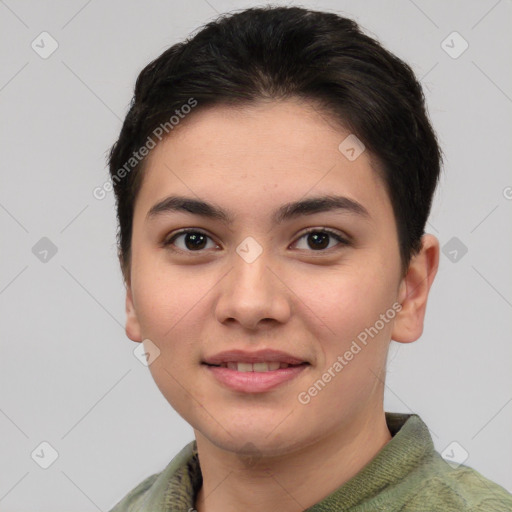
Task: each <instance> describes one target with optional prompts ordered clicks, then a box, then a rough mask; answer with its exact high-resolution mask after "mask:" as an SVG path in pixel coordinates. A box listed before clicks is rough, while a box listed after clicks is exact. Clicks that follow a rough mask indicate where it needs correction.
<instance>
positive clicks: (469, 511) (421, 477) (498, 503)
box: [400, 452, 512, 512]
mask: <svg viewBox="0 0 512 512" xmlns="http://www.w3.org/2000/svg"><path fill="white" fill-rule="evenodd" d="M424 470H425V471H420V472H419V473H418V475H417V477H418V485H417V487H416V490H415V492H414V495H413V496H411V497H410V499H409V500H407V504H405V506H404V507H403V508H402V509H400V510H401V511H403V512H409V511H411V512H412V511H424V510H425V511H426V510H428V511H429V512H430V511H432V512H433V511H439V512H441V511H442V512H511V511H512V494H510V493H509V492H508V491H507V490H506V489H505V488H503V487H501V486H500V485H498V484H497V483H495V482H493V481H491V480H489V479H487V478H485V477H484V476H483V475H482V474H481V473H479V472H478V471H476V470H475V469H473V468H471V467H469V466H465V465H463V464H461V465H460V466H458V467H456V468H453V467H451V466H450V465H449V464H448V463H447V462H446V461H445V460H444V459H443V458H442V457H441V455H439V453H437V452H435V453H434V454H433V456H432V458H431V460H430V462H429V463H428V465H427V467H426V468H424Z"/></svg>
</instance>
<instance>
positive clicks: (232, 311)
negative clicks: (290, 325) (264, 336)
mask: <svg viewBox="0 0 512 512" xmlns="http://www.w3.org/2000/svg"><path fill="white" fill-rule="evenodd" d="M249 238H250V237H249ZM258 245H259V244H258ZM270 260H271V258H270V257H269V253H267V252H265V251H263V247H261V246H259V247H258V246H257V245H256V243H255V240H254V239H253V240H247V239H246V240H245V241H244V242H242V243H241V244H240V245H239V246H238V247H237V249H236V254H235V253H234V254H233V259H232V264H233V268H232V270H231V272H229V275H228V276H226V277H227V278H226V281H225V283H224V285H223V287H222V288H221V296H220V297H219V300H218V302H217V311H216V316H217V319H218V320H219V321H220V322H225V321H227V320H230V321H234V320H236V321H237V322H238V323H240V324H242V325H243V326H244V327H249V328H254V327H255V326H257V325H258V323H259V322H260V321H261V320H268V319H273V320H277V321H278V322H284V321H285V320H286V318H287V316H288V315H289V311H290V308H289V304H288V298H287V294H286V287H285V286H283V284H282V283H281V281H280V280H279V279H278V278H277V277H276V276H275V275H274V272H272V270H271V267H272V262H271V261H270Z"/></svg>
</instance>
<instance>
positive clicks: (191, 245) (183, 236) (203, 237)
mask: <svg viewBox="0 0 512 512" xmlns="http://www.w3.org/2000/svg"><path fill="white" fill-rule="evenodd" d="M177 240H181V242H180V243H179V244H175V242H176V241H177ZM208 241H211V243H212V244H213V247H217V245H216V244H215V243H214V242H213V240H211V238H210V237H209V236H208V235H207V234H205V233H203V232H202V231H197V230H192V229H190V230H183V231H180V232H179V233H176V234H175V235H173V236H172V237H171V238H169V239H168V240H166V241H165V242H164V244H163V245H164V246H165V247H167V246H171V245H176V246H177V248H178V250H181V251H184V252H200V251H202V250H203V249H208V248H212V246H210V247H208Z"/></svg>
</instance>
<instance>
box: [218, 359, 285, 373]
mask: <svg viewBox="0 0 512 512" xmlns="http://www.w3.org/2000/svg"><path fill="white" fill-rule="evenodd" d="M221 366H222V367H223V368H229V369H230V370H236V371H238V372H269V371H275V370H279V368H288V366H290V365H289V364H287V363H280V362H279V361H271V362H268V363H254V364H252V363H235V362H229V363H222V364H221Z"/></svg>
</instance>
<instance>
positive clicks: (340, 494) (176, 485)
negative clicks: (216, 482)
mask: <svg viewBox="0 0 512 512" xmlns="http://www.w3.org/2000/svg"><path fill="white" fill-rule="evenodd" d="M385 416H386V423H387V426H388V429H389V431H390V433H391V436H392V438H391V440H390V441H389V442H388V443H386V444H385V445H384V447H383V448H382V449H381V450H380V451H379V452H378V453H377V455H376V456H375V457H374V458H373V459H372V460H370V461H369V462H368V463H367V464H366V465H365V466H364V467H363V468H362V469H361V470H360V471H359V472H358V473H357V474H356V475H354V476H353V477H352V478H351V479H349V480H348V481H347V482H345V483H344V484H342V485H341V486H340V487H338V489H336V490H335V491H334V492H332V493H331V494H329V495H328V496H327V497H325V498H324V499H323V500H322V501H320V502H318V503H316V504H315V505H313V506H312V507H310V508H308V509H307V512H331V511H332V510H339V511H343V510H348V509H350V507H353V506H354V505H356V504H358V503H360V502H361V501H362V500H368V499H370V498H371V497H372V496H375V495H377V494H378V493H379V492H380V491H382V490H383V489H384V488H385V487H387V486H390V485H393V484H394V483H398V482H400V481H401V480H403V479H404V478H405V477H406V475H407V474H409V473H410V472H411V471H412V470H413V469H414V467H416V466H418V465H419V464H420V463H421V460H422V459H423V458H424V457H425V456H426V455H428V454H429V453H431V452H432V451H433V450H434V445H433V442H432V437H431V435H430V432H429V430H428V427H427V425H426V424H425V423H424V422H423V421H422V420H421V418H420V417H419V416H418V415H417V414H402V413H392V412H386V413H385ZM202 483H203V477H202V474H201V468H200V465H199V457H198V452H197V444H196V441H192V442H190V443H189V444H188V445H186V446H185V447H184V448H183V449H182V450H181V452H179V453H178V455H176V457H175V458H174V459H173V460H172V461H171V462H170V463H169V465H168V466H167V467H166V468H165V469H164V470H163V471H162V472H161V473H160V474H159V475H158V478H157V479H156V480H155V482H154V484H153V486H152V492H151V493H150V495H148V496H147V502H146V503H144V508H142V509H141V512H143V511H152V512H153V511H156V510H158V511H162V512H163V511H171V510H172V511H180V512H189V511H190V510H191V509H192V510H194V507H195V500H196V496H197V494H198V492H199V490H200V488H201V485H202Z"/></svg>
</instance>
